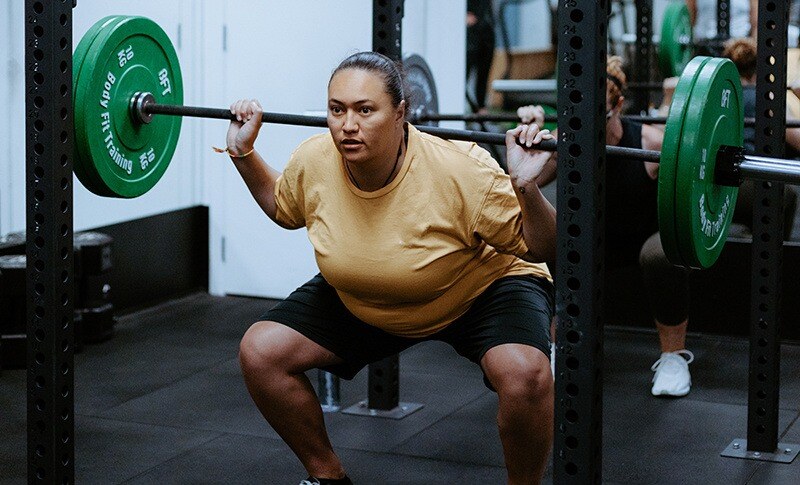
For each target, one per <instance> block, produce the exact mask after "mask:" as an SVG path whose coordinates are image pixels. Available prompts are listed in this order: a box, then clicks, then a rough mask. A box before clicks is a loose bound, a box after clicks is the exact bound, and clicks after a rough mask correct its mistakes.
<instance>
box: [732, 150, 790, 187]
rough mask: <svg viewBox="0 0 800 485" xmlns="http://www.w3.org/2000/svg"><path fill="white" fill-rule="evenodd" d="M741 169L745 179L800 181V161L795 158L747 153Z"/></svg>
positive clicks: (740, 166)
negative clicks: (787, 158)
mask: <svg viewBox="0 0 800 485" xmlns="http://www.w3.org/2000/svg"><path fill="white" fill-rule="evenodd" d="M739 170H740V171H741V174H742V178H744V179H750V180H762V181H770V182H786V183H789V184H798V183H800V162H798V161H795V160H785V159H782V158H770V157H760V156H754V155H745V156H744V160H743V161H742V163H741V164H740V165H739Z"/></svg>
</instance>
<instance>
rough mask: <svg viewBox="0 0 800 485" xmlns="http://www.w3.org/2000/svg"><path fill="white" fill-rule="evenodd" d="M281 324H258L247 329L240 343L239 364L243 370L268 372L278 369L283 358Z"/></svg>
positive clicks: (264, 322) (263, 322)
mask: <svg viewBox="0 0 800 485" xmlns="http://www.w3.org/2000/svg"><path fill="white" fill-rule="evenodd" d="M279 325H280V324H278V323H275V322H269V321H261V322H256V323H254V324H253V325H251V326H250V328H248V329H247V331H246V332H245V333H244V336H242V340H241V342H240V343H239V363H240V365H241V366H242V369H249V370H267V369H270V368H275V367H278V366H279V364H280V362H282V361H284V359H283V358H282V357H281V345H280V339H279V337H278V334H279V327H278V326H279Z"/></svg>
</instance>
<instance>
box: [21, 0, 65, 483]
mask: <svg viewBox="0 0 800 485" xmlns="http://www.w3.org/2000/svg"><path fill="white" fill-rule="evenodd" d="M72 7H73V2H65V1H61V2H54V1H44V0H26V2H25V116H26V122H25V158H26V165H27V171H26V195H25V197H26V206H27V225H26V227H27V251H26V255H27V295H28V296H27V308H28V324H27V335H28V339H27V342H28V384H27V388H28V391H27V397H28V411H27V412H28V423H27V424H28V482H29V483H58V484H62V483H63V484H68V483H73V482H74V481H75V467H74V454H75V450H74V444H73V437H74V402H73V390H74V382H73V349H72V346H73V340H74V339H73V326H72V323H73V320H72V319H73V316H72V313H73V302H72V296H73V294H74V291H73V289H74V284H73V262H72V143H73V140H72V133H73V127H72Z"/></svg>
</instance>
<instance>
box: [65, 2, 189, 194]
mask: <svg viewBox="0 0 800 485" xmlns="http://www.w3.org/2000/svg"><path fill="white" fill-rule="evenodd" d="M137 91H146V92H150V93H152V94H153V96H154V97H155V100H156V102H157V103H164V104H183V84H182V78H181V73H180V67H179V64H178V58H177V55H176V53H175V49H174V48H173V47H172V44H171V42H170V40H169V37H167V35H166V33H165V32H164V31H163V30H162V29H161V28H160V27H159V26H158V25H157V24H156V23H155V22H153V21H152V20H149V19H146V18H144V17H119V18H117V19H116V20H114V21H112V22H111V23H110V24H106V26H105V27H104V28H102V29H101V30H100V32H99V33H98V34H97V36H96V37H95V39H94V41H93V42H92V44H91V46H90V47H89V50H88V52H87V54H86V56H85V59H84V61H83V63H82V65H81V68H80V73H79V76H78V83H77V88H76V91H75V92H76V95H75V104H76V117H78V116H80V117H81V118H82V120H83V123H81V124H80V126H78V124H76V136H75V138H76V143H77V144H79V145H80V146H81V147H82V148H83V149H85V151H86V152H85V153H84V154H83V155H84V157H83V158H84V160H83V161H84V168H85V169H86V170H87V171H88V172H89V175H90V176H93V175H94V176H96V179H97V180H99V184H100V187H99V188H100V191H101V192H107V193H105V194H103V195H112V196H115V197H137V196H139V195H142V194H144V193H145V192H147V191H148V190H150V189H151V188H152V187H153V186H154V185H155V184H156V183H157V182H158V180H159V179H160V178H161V176H162V175H163V174H164V172H165V171H166V169H167V167H168V166H169V161H170V159H171V158H172V155H173V154H174V152H175V148H176V146H177V143H178V136H179V135H180V126H181V119H180V117H173V116H156V117H154V118H153V120H152V122H151V123H150V124H138V123H135V122H134V121H133V120H132V118H131V116H130V114H129V105H130V101H131V98H132V97H133V95H134V93H136V92H137ZM90 178H94V177H90ZM90 190H91V188H90Z"/></svg>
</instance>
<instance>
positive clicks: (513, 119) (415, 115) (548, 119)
mask: <svg viewBox="0 0 800 485" xmlns="http://www.w3.org/2000/svg"><path fill="white" fill-rule="evenodd" d="M412 106H413V105H412ZM542 108H544V109H545V113H547V111H549V110H555V108H552V107H550V106H546V105H542ZM622 118H624V119H627V120H629V121H635V122H637V123H643V124H648V125H665V124H666V123H667V117H666V116H644V115H622ZM410 121H412V122H418V123H427V122H439V121H464V122H467V123H469V122H476V123H477V122H491V123H506V122H508V123H519V122H520V118H519V115H517V114H516V113H511V112H502V113H471V114H458V113H448V114H444V113H436V114H431V113H427V112H425V111H424V110H422V109H419V108H415V109H413V110H412V114H411V118H410ZM557 121H558V115H553V114H545V115H544V122H545V123H555V122H557ZM743 122H744V126H745V127H755V126H756V119H755V118H744V119H743ZM786 127H787V128H800V120H794V119H793V120H786Z"/></svg>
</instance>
